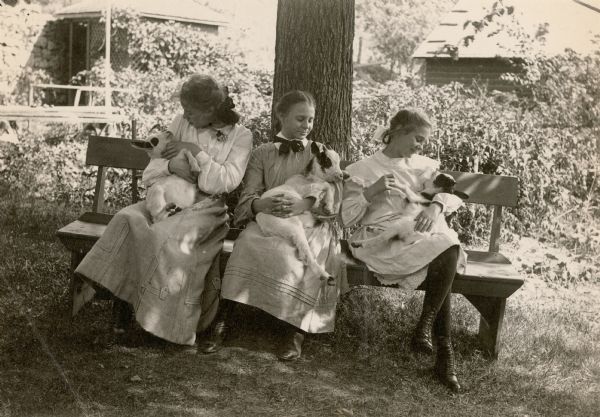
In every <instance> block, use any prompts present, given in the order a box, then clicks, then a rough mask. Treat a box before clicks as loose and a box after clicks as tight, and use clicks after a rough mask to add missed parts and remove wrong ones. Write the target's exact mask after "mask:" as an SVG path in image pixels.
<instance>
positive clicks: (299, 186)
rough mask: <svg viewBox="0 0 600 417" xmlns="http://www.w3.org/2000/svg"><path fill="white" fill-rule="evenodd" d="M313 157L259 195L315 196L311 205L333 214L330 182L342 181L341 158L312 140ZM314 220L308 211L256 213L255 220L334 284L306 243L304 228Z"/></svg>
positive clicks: (312, 223)
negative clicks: (298, 172) (287, 214)
mask: <svg viewBox="0 0 600 417" xmlns="http://www.w3.org/2000/svg"><path fill="white" fill-rule="evenodd" d="M311 152H312V153H313V158H312V159H311V160H310V162H309V164H308V165H307V166H306V169H305V172H304V173H303V174H302V175H294V176H292V177H290V178H289V179H288V180H287V181H286V182H285V183H284V184H283V185H280V186H278V187H275V188H271V189H270V190H268V191H267V192H265V193H264V194H263V195H262V196H261V198H267V197H272V196H275V195H282V194H283V195H285V196H288V197H294V198H305V197H315V199H316V200H315V203H314V206H313V207H320V208H321V210H322V211H323V213H325V214H326V215H335V213H334V197H335V189H334V186H333V184H332V183H334V182H337V181H341V180H343V178H344V173H343V172H342V169H341V168H340V157H339V155H338V154H337V153H336V152H335V151H334V150H331V149H327V148H321V147H320V146H319V145H317V144H316V143H315V142H313V143H312V145H311ZM316 222H317V219H316V218H315V217H314V216H313V214H312V213H311V212H310V211H305V212H304V213H301V214H299V215H296V216H291V217H285V218H284V217H277V216H274V215H272V214H268V213H258V214H257V215H256V223H257V224H258V226H259V227H260V229H261V230H262V232H263V234H264V235H265V236H277V237H281V238H283V239H285V240H287V241H289V242H290V243H292V245H293V246H295V247H296V248H297V249H298V253H299V258H300V260H301V261H302V262H303V263H304V264H305V265H306V266H307V267H308V269H309V270H310V271H312V272H313V273H315V274H316V275H317V276H319V277H320V279H321V280H326V281H327V284H328V285H335V280H334V279H333V277H332V276H331V275H329V273H327V271H325V269H324V268H323V267H322V266H321V265H319V264H318V262H317V260H316V258H315V255H314V254H313V252H312V249H311V248H310V245H309V244H308V240H307V238H306V233H305V232H304V228H305V227H313V226H314V225H315V223H316Z"/></svg>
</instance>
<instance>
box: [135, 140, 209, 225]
mask: <svg viewBox="0 0 600 417" xmlns="http://www.w3.org/2000/svg"><path fill="white" fill-rule="evenodd" d="M172 140H173V134H172V133H171V132H169V131H164V132H160V133H157V134H154V135H152V136H150V138H149V139H148V140H147V141H135V142H133V146H135V147H136V148H139V149H143V150H145V151H146V152H147V153H148V155H150V158H151V159H156V158H162V156H161V154H162V152H163V150H164V149H165V147H166V146H167V144H168V143H169V142H171V141H172ZM180 157H184V158H185V159H187V161H188V163H189V164H190V169H191V171H192V172H194V173H200V166H199V165H198V161H197V160H196V158H194V155H192V153H191V152H190V151H189V150H187V149H182V150H181V151H179V154H178V155H177V156H176V158H180ZM198 197H199V193H198V186H197V185H196V184H192V183H190V182H188V181H186V180H184V179H183V178H181V177H178V176H177V175H168V176H166V177H161V178H159V179H158V180H157V181H156V182H155V183H154V184H152V186H151V187H150V188H149V189H148V191H147V192H146V208H147V209H148V211H149V212H150V215H151V216H152V221H153V222H154V223H156V222H159V221H161V220H163V219H165V218H167V217H169V216H172V215H173V214H175V213H178V212H180V211H181V210H182V209H184V208H188V207H191V206H193V205H194V203H196V202H197V201H198Z"/></svg>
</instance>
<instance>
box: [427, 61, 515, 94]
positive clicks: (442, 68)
mask: <svg viewBox="0 0 600 417" xmlns="http://www.w3.org/2000/svg"><path fill="white" fill-rule="evenodd" d="M517 71H519V66H518V65H517V64H513V63H512V62H510V61H509V60H508V59H506V58H459V59H458V60H454V59H452V58H427V59H425V82H426V83H427V84H434V85H444V84H448V83H450V82H453V81H458V82H461V83H464V84H467V85H470V84H471V83H472V82H473V81H476V82H477V83H479V84H480V85H487V88H488V89H489V90H500V91H512V90H514V89H515V87H514V86H513V85H512V84H511V83H509V82H507V81H504V80H502V79H501V78H500V77H501V75H502V74H505V73H507V72H517Z"/></svg>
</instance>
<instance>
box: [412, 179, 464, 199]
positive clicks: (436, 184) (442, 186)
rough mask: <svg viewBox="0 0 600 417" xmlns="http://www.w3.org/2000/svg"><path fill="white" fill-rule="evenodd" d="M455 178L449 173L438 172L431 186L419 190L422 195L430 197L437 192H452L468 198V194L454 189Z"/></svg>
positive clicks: (462, 197)
mask: <svg viewBox="0 0 600 417" xmlns="http://www.w3.org/2000/svg"><path fill="white" fill-rule="evenodd" d="M455 185H456V180H455V179H454V178H453V177H452V175H449V174H444V173H442V174H438V176H437V177H435V179H434V180H433V187H431V188H427V189H425V190H423V191H422V192H421V194H422V195H423V196H425V197H426V198H428V199H430V200H431V199H432V198H433V196H434V195H436V194H438V193H447V194H454V195H456V196H458V197H459V198H461V199H463V200H468V198H469V195H468V194H466V193H463V192H462V191H458V190H455V189H454V186H455Z"/></svg>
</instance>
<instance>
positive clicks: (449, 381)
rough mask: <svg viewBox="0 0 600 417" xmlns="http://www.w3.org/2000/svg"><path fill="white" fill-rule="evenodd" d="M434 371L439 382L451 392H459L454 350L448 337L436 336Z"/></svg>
mask: <svg viewBox="0 0 600 417" xmlns="http://www.w3.org/2000/svg"><path fill="white" fill-rule="evenodd" d="M434 372H435V374H436V376H437V377H438V379H439V380H440V382H441V383H442V384H444V385H446V386H447V387H448V388H450V390H452V392H456V393H457V392H460V384H459V383H458V378H457V377H456V369H455V363H454V350H453V349H452V341H451V340H450V337H447V336H440V337H437V355H436V359H435V366H434Z"/></svg>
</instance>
